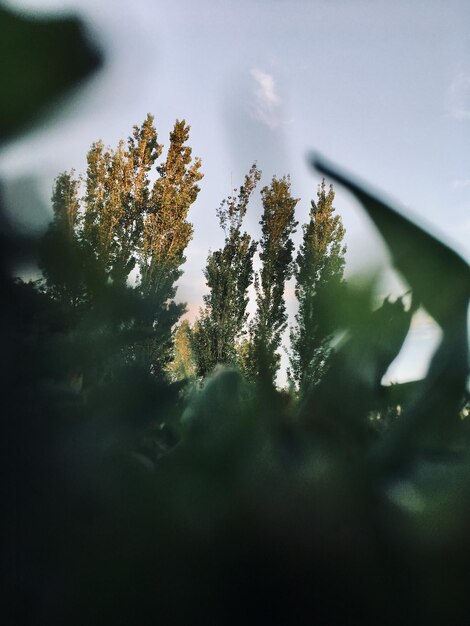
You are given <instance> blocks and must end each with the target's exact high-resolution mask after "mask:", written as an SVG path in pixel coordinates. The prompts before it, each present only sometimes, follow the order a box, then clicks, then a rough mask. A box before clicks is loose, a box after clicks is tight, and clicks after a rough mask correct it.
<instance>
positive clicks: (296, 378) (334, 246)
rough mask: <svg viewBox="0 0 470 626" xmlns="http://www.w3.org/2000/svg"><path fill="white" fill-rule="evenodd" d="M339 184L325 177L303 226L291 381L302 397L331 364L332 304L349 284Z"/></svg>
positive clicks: (293, 329)
mask: <svg viewBox="0 0 470 626" xmlns="http://www.w3.org/2000/svg"><path fill="white" fill-rule="evenodd" d="M334 198H335V192H334V190H333V185H330V186H329V188H328V189H327V187H326V183H325V179H323V180H322V182H321V184H320V185H319V186H318V190H317V201H316V202H315V201H314V200H312V201H311V208H310V219H309V222H308V223H307V224H305V225H304V226H303V239H302V244H301V247H300V249H299V253H298V255H297V259H296V263H295V278H296V287H295V294H296V296H297V299H298V301H299V309H298V313H297V315H296V316H295V320H296V325H295V327H294V328H292V329H291V332H290V340H291V353H290V370H289V377H290V379H291V380H292V381H293V382H294V384H295V385H296V387H297V389H299V390H300V392H301V393H303V392H304V391H306V389H307V388H308V387H309V386H312V385H316V384H317V383H318V382H319V380H320V379H321V378H322V376H323V374H324V372H325V369H326V367H327V363H328V355H329V341H330V338H331V333H332V329H331V327H330V324H329V321H328V319H329V316H328V313H327V311H328V305H329V304H331V294H332V293H333V292H334V290H336V289H337V288H338V287H340V285H341V283H342V281H343V273H344V265H345V259H344V255H345V253H346V247H345V246H344V245H343V238H344V234H345V230H344V226H343V224H342V220H341V217H340V216H339V215H336V214H335V208H334V206H333V202H334Z"/></svg>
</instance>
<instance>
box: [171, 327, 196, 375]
mask: <svg viewBox="0 0 470 626" xmlns="http://www.w3.org/2000/svg"><path fill="white" fill-rule="evenodd" d="M168 371H169V373H170V377H171V378H172V379H173V380H186V379H188V378H194V377H195V376H196V363H195V360H194V354H193V349H192V329H191V326H190V324H189V322H188V320H183V321H182V322H181V323H180V324H179V325H178V328H177V329H176V331H175V333H174V342H173V360H172V361H171V363H170V364H169V366H168Z"/></svg>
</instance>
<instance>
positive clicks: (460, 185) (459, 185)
mask: <svg viewBox="0 0 470 626" xmlns="http://www.w3.org/2000/svg"><path fill="white" fill-rule="evenodd" d="M466 187H470V178H457V179H456V180H453V181H452V189H454V190H458V189H465V188H466Z"/></svg>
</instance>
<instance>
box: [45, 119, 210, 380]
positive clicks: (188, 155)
mask: <svg viewBox="0 0 470 626" xmlns="http://www.w3.org/2000/svg"><path fill="white" fill-rule="evenodd" d="M189 130H190V127H189V126H188V125H187V124H186V122H185V121H184V120H182V121H178V120H177V121H176V123H175V126H174V128H173V131H172V132H171V134H170V146H169V149H168V154H167V157H166V159H165V161H164V162H163V163H161V164H160V165H158V166H156V167H155V165H156V161H157V159H158V158H159V157H160V155H161V153H162V150H163V146H162V145H161V144H159V143H158V140H157V133H156V130H155V127H154V123H153V117H152V116H151V115H148V116H147V118H146V119H145V121H144V122H143V124H142V125H141V126H140V127H139V126H134V129H133V133H132V135H131V136H130V137H129V139H128V141H127V144H125V142H123V141H120V142H119V144H118V146H117V148H116V149H115V150H112V149H105V147H104V145H103V143H102V142H101V141H97V142H95V143H94V144H93V145H92V147H91V149H90V151H89V152H88V155H87V162H88V167H87V172H86V176H85V194H84V196H83V198H80V197H79V182H78V180H76V179H75V178H74V177H73V174H68V173H63V174H61V175H59V177H58V178H57V179H56V183H55V187H54V193H53V208H54V220H53V222H52V224H51V227H50V229H49V231H48V233H47V235H46V237H45V241H44V246H43V254H42V268H43V274H44V277H45V284H44V290H45V291H46V292H47V293H49V294H50V295H51V296H53V297H54V298H59V299H60V298H61V299H62V300H63V301H65V300H67V301H70V302H71V303H72V304H73V305H74V306H78V304H80V305H81V306H82V308H85V309H88V310H95V311H96V310H97V305H98V303H101V306H103V303H104V301H105V300H106V298H107V304H106V306H109V295H110V293H111V291H113V297H117V296H119V297H120V298H121V300H120V302H121V305H122V315H120V314H119V313H118V312H117V311H115V315H114V317H115V318H116V319H118V318H119V322H118V323H117V326H118V328H120V329H123V327H124V325H125V326H126V328H127V330H130V329H133V330H134V331H135V332H134V334H136V335H137V334H139V335H140V339H139V341H134V344H133V347H132V348H131V349H130V351H128V357H129V358H132V359H136V358H137V359H139V360H141V361H142V362H143V363H144V364H146V365H147V366H148V367H149V368H150V369H152V370H153V371H154V372H160V373H161V372H163V371H164V369H165V367H166V365H167V364H168V362H169V360H170V358H171V347H172V329H173V327H174V325H175V324H176V322H177V321H178V319H179V317H180V316H181V314H182V313H183V311H184V308H185V305H184V304H176V303H175V301H174V297H175V294H176V281H177V280H178V278H179V277H180V276H181V273H182V272H181V265H182V264H183V263H184V261H185V257H184V250H185V248H186V246H187V245H188V243H189V241H190V239H191V236H192V232H193V231H192V226H191V224H190V223H189V222H188V221H187V219H186V218H187V215H188V211H189V208H190V206H191V205H192V204H193V202H194V201H195V200H196V198H197V195H198V193H199V186H198V184H197V183H198V181H199V180H200V179H201V178H202V176H203V175H202V173H201V171H200V168H201V161H200V159H197V158H196V159H193V157H192V152H191V148H189V147H188V146H187V145H186V142H187V140H188V138H189ZM152 178H155V180H154V182H153V183H152V182H151V179H152ZM131 273H133V275H132V283H131V282H130V278H131ZM123 298H124V299H123ZM129 298H130V299H129ZM139 299H140V304H139V306H138V308H139V312H138V315H137V312H136V308H135V305H137V304H138V301H139ZM130 300H132V304H131V302H130ZM126 307H128V308H127V317H128V319H127V322H126V323H125V324H124V321H123V318H122V316H123V315H125V314H126ZM129 307H130V308H129Z"/></svg>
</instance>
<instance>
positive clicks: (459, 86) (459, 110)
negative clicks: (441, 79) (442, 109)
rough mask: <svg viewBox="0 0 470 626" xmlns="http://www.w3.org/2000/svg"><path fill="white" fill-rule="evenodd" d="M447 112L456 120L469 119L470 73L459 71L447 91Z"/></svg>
mask: <svg viewBox="0 0 470 626" xmlns="http://www.w3.org/2000/svg"><path fill="white" fill-rule="evenodd" d="M448 104H449V113H450V115H451V116H452V117H453V118H454V119H456V120H469V119H470V73H468V72H459V73H458V74H457V75H456V77H455V78H454V80H453V81H452V83H451V85H450V87H449V92H448Z"/></svg>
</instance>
